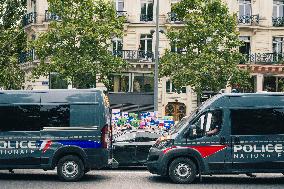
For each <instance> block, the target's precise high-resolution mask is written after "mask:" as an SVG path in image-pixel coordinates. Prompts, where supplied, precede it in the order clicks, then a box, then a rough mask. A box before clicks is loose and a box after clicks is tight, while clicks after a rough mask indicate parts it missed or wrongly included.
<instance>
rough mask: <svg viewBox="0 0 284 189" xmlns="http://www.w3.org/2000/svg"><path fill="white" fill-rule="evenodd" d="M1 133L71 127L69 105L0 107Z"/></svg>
mask: <svg viewBox="0 0 284 189" xmlns="http://www.w3.org/2000/svg"><path fill="white" fill-rule="evenodd" d="M0 123H1V124H0V131H4V132H5V131H40V130H41V129H42V128H43V127H69V125H70V108H69V105H47V106H40V105H4V106H0Z"/></svg>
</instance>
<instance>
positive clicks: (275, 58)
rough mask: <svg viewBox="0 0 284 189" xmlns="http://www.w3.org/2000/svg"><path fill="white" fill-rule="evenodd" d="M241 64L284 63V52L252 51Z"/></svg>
mask: <svg viewBox="0 0 284 189" xmlns="http://www.w3.org/2000/svg"><path fill="white" fill-rule="evenodd" d="M245 56H246V59H245V61H244V62H241V64H284V54H283V53H251V54H247V55H245Z"/></svg>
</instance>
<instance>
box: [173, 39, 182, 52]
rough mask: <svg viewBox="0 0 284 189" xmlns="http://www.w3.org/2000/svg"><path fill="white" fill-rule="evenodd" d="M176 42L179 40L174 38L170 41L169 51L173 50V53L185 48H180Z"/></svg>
mask: <svg viewBox="0 0 284 189" xmlns="http://www.w3.org/2000/svg"><path fill="white" fill-rule="evenodd" d="M178 43H179V40H174V41H173V42H171V52H174V53H182V52H185V49H184V48H181V47H180V46H179V44H178Z"/></svg>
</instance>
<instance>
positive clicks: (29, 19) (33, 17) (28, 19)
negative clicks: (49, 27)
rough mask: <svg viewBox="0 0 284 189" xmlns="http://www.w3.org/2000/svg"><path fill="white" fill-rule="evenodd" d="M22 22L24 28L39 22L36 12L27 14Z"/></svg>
mask: <svg viewBox="0 0 284 189" xmlns="http://www.w3.org/2000/svg"><path fill="white" fill-rule="evenodd" d="M22 22H23V25H24V26H28V25H30V24H32V23H36V22H37V13H36V12H31V13H28V14H25V15H24V16H23V18H22Z"/></svg>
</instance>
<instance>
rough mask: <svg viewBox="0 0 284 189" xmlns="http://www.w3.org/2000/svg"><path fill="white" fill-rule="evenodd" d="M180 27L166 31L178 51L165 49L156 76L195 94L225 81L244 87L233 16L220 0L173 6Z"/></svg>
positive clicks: (187, 0)
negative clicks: (188, 87) (189, 89)
mask: <svg viewBox="0 0 284 189" xmlns="http://www.w3.org/2000/svg"><path fill="white" fill-rule="evenodd" d="M172 11H173V12H175V13H176V14H177V16H178V18H179V19H180V20H183V22H184V26H182V27H172V28H171V29H170V31H169V32H168V33H167V37H168V38H169V40H170V42H171V45H176V47H177V48H178V49H180V52H178V53H177V52H170V51H169V50H166V52H165V55H164V56H163V57H162V60H161V64H160V76H166V77H170V78H171V79H172V80H173V82H174V84H175V85H176V86H177V87H182V86H188V85H190V86H192V87H193V89H194V90H195V92H196V93H198V94H201V93H202V91H204V90H210V91H219V90H220V89H223V88H225V87H226V85H227V84H231V85H236V84H238V85H239V86H240V87H246V85H248V78H249V74H248V73H247V72H245V71H241V70H239V69H238V67H237V65H238V64H239V63H240V62H241V60H243V56H242V55H241V54H240V53H239V52H238V48H239V46H240V45H241V44H242V43H241V42H240V41H239V37H238V36H239V33H238V31H237V21H236V15H231V14H230V13H229V11H228V8H227V7H226V5H224V4H223V3H222V2H221V0H182V1H181V2H180V3H178V4H176V5H175V6H174V7H173V10H172Z"/></svg>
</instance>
